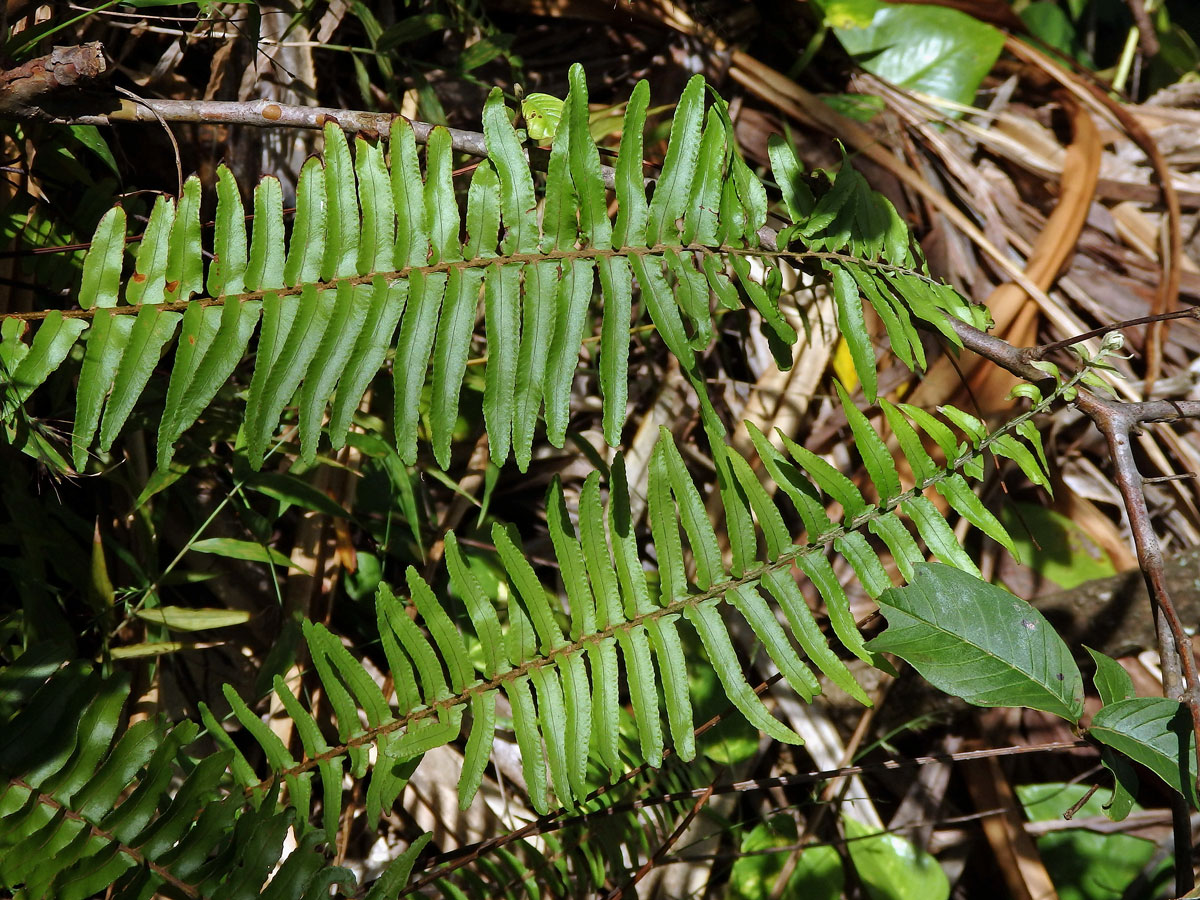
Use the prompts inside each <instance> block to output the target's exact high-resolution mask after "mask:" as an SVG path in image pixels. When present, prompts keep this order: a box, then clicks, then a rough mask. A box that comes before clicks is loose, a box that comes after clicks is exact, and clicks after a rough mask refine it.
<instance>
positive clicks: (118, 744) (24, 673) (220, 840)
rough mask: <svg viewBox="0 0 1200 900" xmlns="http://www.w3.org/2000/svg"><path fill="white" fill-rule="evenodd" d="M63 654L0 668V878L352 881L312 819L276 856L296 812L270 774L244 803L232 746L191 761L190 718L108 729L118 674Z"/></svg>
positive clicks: (241, 887)
mask: <svg viewBox="0 0 1200 900" xmlns="http://www.w3.org/2000/svg"><path fill="white" fill-rule="evenodd" d="M61 658H62V650H61V648H58V647H55V646H52V645H41V646H38V647H34V648H32V649H30V650H29V651H28V652H27V653H25V654H24V655H23V656H22V657H20V658H19V659H18V660H17V661H16V662H15V663H14V664H13V665H11V666H9V667H8V668H7V669H6V670H5V671H4V672H3V673H0V693H2V694H3V695H4V696H5V697H6V698H7V700H8V701H9V702H13V703H15V704H17V706H18V708H19V711H18V712H16V714H15V715H12V716H11V717H10V716H9V715H6V716H5V723H4V729H3V738H0V775H2V776H3V780H2V781H0V785H2V786H0V885H2V886H4V887H6V888H10V889H14V890H17V891H18V893H17V896H22V897H30V898H37V897H55V898H59V900H84V898H87V897H91V896H95V895H96V894H98V893H104V892H105V891H106V890H108V891H109V894H108V895H109V896H112V897H114V898H134V897H148V896H151V895H154V894H157V893H160V892H161V893H164V894H168V895H171V896H181V897H214V898H216V897H240V896H260V895H261V896H263V897H271V898H277V900H284V898H293V900H299V898H301V897H307V896H317V893H318V892H319V891H320V890H321V889H322V888H323V887H326V886H328V885H329V884H331V883H333V882H340V883H342V884H343V885H346V886H348V887H352V886H353V885H354V876H353V874H352V873H350V872H349V871H347V870H345V869H341V868H338V867H335V866H332V865H330V864H329V861H328V859H327V858H326V855H325V854H324V853H322V852H321V851H320V850H319V849H318V843H319V841H320V840H321V839H323V835H321V834H319V833H317V832H308V833H303V835H302V837H301V839H300V841H299V845H298V846H297V848H296V849H295V850H293V851H292V852H291V853H290V854H289V855H288V857H287V859H286V860H285V861H284V862H283V863H282V865H280V859H281V857H282V855H283V847H284V837H285V834H286V832H287V830H288V828H289V827H292V826H293V825H295V826H296V827H297V828H298V829H299V828H302V826H303V824H304V823H302V822H299V821H297V820H296V810H295V808H294V806H292V805H289V806H287V807H284V808H280V804H279V802H278V801H279V791H278V788H276V787H271V788H268V789H266V790H264V791H261V792H260V793H259V794H257V795H256V796H255V797H254V798H253V799H252V800H251V801H250V802H246V801H245V800H243V798H242V797H241V796H239V795H237V794H230V793H229V792H228V791H227V789H226V778H225V773H226V769H227V767H229V766H230V765H231V763H232V762H233V753H232V752H231V751H230V750H221V751H219V752H217V753H213V754H209V755H207V756H202V757H201V758H200V759H199V761H193V759H192V756H191V754H190V753H188V752H186V750H185V748H187V747H188V746H189V745H192V744H194V742H195V740H196V738H197V735H198V734H199V733H200V728H199V727H198V726H197V725H196V724H195V723H193V722H187V721H185V722H182V723H180V724H178V725H175V726H173V727H170V728H168V727H166V726H164V725H163V723H162V722H161V721H159V720H152V719H143V720H142V721H140V722H137V723H136V724H134V725H132V726H130V727H128V728H127V729H125V731H124V733H122V734H121V735H120V737H119V739H118V738H117V737H116V735H117V729H118V725H119V724H120V723H121V722H122V721H123V720H124V716H125V715H126V713H127V711H126V710H125V703H126V700H127V698H128V695H129V678H128V677H127V676H117V677H114V678H103V677H101V675H100V674H99V673H98V672H95V671H91V670H90V669H89V667H87V666H85V665H82V664H79V663H69V664H68V665H66V666H65V667H62V668H60V667H59V666H60V660H61ZM7 712H8V711H7V710H6V713H7ZM221 734H224V732H223V731H222V732H221ZM233 768H234V771H235V772H236V771H237V769H238V766H237V765H236V764H235V765H234V766H233ZM410 865H411V860H410ZM396 866H397V868H402V867H403V861H402V860H398V861H397V863H396ZM276 867H278V868H276ZM273 871H274V874H273V876H272V872H273ZM397 876H399V877H401V878H403V879H407V876H408V869H403V871H402V872H397V873H396V874H394V875H392V877H393V879H394V878H395V877H397ZM268 879H270V885H269V886H268V885H267V881H268Z"/></svg>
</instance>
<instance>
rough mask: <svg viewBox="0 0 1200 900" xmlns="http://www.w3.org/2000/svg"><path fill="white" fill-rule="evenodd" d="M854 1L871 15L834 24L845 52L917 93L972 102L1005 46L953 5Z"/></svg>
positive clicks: (991, 31)
mask: <svg viewBox="0 0 1200 900" xmlns="http://www.w3.org/2000/svg"><path fill="white" fill-rule="evenodd" d="M823 5H826V6H827V8H828V7H829V6H832V5H833V4H831V3H827V4H823ZM842 5H844V4H842ZM856 7H858V9H859V10H860V11H861V12H868V11H870V12H873V15H871V16H870V18H869V19H868V20H866V21H864V20H863V19H859V20H858V21H856V22H854V23H852V24H850V23H848V24H845V25H839V24H834V28H833V33H834V34H835V35H836V36H837V38H838V40H839V41H841V44H842V46H843V47H845V48H846V52H847V53H849V54H850V55H851V56H852V57H854V59H855V61H856V62H857V63H858V64H859V65H861V66H862V67H863V68H864V69H866V70H867V71H868V72H870V73H872V74H873V75H877V76H879V77H880V78H882V79H884V80H885V81H890V82H892V83H893V84H895V85H898V86H899V87H903V88H908V89H909V90H912V91H918V92H920V93H922V94H930V95H932V96H934V97H944V98H945V99H947V100H953V101H955V102H957V103H963V104H968V105H969V104H971V103H973V102H974V100H975V92H976V91H977V90H978V89H979V85H980V83H981V82H982V81H983V79H984V77H985V76H986V75H987V74H988V72H989V71H990V70H991V68H992V65H993V64H994V63H995V62H996V59H997V57H998V56H999V55H1000V50H1001V48H1002V47H1003V46H1004V34H1003V33H1002V32H1000V31H999V30H998V29H996V28H993V27H992V26H991V25H988V24H986V23H984V22H981V21H980V20H979V19H976V18H974V17H972V16H970V15H968V14H967V13H965V12H960V11H958V10H956V9H947V8H945V7H940V6H930V7H925V6H892V5H890V4H887V3H879V2H874V0H857V2H856ZM864 18H865V17H864Z"/></svg>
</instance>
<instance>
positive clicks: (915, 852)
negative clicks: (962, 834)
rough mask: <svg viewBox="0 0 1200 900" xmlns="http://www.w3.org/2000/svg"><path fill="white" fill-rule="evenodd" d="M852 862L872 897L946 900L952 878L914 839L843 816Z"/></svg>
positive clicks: (875, 899)
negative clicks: (875, 830)
mask: <svg viewBox="0 0 1200 900" xmlns="http://www.w3.org/2000/svg"><path fill="white" fill-rule="evenodd" d="M842 827H843V828H844V829H845V830H846V849H847V850H848V851H849V853H850V861H851V862H852V863H853V864H854V869H855V871H856V872H857V873H858V877H859V879H861V881H862V884H863V887H864V888H865V889H866V893H867V896H868V897H869V898H871V900H947V898H948V897H949V896H950V880H949V879H948V878H947V877H946V873H945V872H943V871H942V867H941V866H939V865H938V863H937V860H936V859H934V858H933V857H932V856H930V855H929V854H928V853H925V852H924V851H922V850H920V849H919V848H917V847H916V846H915V845H914V844H913V843H912V842H911V841H908V840H906V839H905V838H903V837H901V836H900V835H898V834H891V833H889V832H886V831H881V832H878V833H875V832H874V830H873V829H872V828H870V827H868V826H866V825H863V824H861V823H860V822H856V821H855V820H854V819H851V818H850V817H849V816H842Z"/></svg>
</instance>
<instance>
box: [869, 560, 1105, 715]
mask: <svg viewBox="0 0 1200 900" xmlns="http://www.w3.org/2000/svg"><path fill="white" fill-rule="evenodd" d="M911 581H912V583H911V584H909V585H908V586H907V587H903V588H892V589H890V590H887V591H884V592H883V594H881V595H880V596H879V597H878V598H877V600H876V602H877V603H878V604H879V606H880V611H881V612H882V613H883V615H884V617H885V618H886V619H887V621H888V628H887V630H886V631H885V632H884V633H883V634H882V635H880V636H879V637H877V638H875V640H873V641H871V642H870V644H868V645H867V646H868V649H870V650H872V651H874V652H877V653H895V654H896V655H897V656H899V657H901V658H902V659H904V660H905V661H907V662H908V663H910V664H911V665H912V666H913V667H914V668H915V669H916V670H917V671H918V672H920V673H921V675H922V676H923V677H924V678H925V679H926V680H928V681H930V682H931V683H932V684H933V685H934V686H935V687H938V688H940V689H941V690H943V691H946V692H947V693H949V694H953V695H954V696H956V697H961V698H962V699H964V700H966V701H967V702H968V703H973V704H975V705H976V706H1024V707H1028V708H1031V709H1040V710H1043V711H1044V712H1049V713H1053V714H1054V715H1057V716H1062V717H1063V718H1064V719H1067V720H1068V721H1070V722H1077V721H1079V718H1080V717H1081V716H1082V715H1083V678H1082V676H1081V675H1080V674H1079V669H1078V668H1077V667H1076V666H1075V661H1074V660H1073V659H1072V658H1071V653H1070V650H1069V649H1068V648H1067V645H1066V644H1065V643H1063V640H1062V638H1060V637H1059V636H1058V635H1057V634H1056V633H1055V631H1054V629H1053V628H1051V627H1050V624H1049V623H1048V622H1047V621H1046V620H1045V618H1044V617H1043V616H1042V614H1041V613H1039V612H1038V611H1037V610H1036V609H1034V608H1033V607H1032V606H1030V605H1029V604H1028V603H1026V602H1025V601H1024V600H1021V599H1020V598H1018V597H1014V596H1013V595H1012V594H1010V593H1008V592H1007V591H1005V590H1004V589H1003V588H998V587H996V586H995V585H991V584H988V583H987V582H985V581H981V580H979V579H978V578H975V577H974V576H971V575H968V574H966V573H964V572H961V571H959V570H958V569H953V568H951V567H949V566H944V565H939V564H935V563H922V564H921V565H919V566H917V568H916V574H915V577H914V578H913V579H912V580H911Z"/></svg>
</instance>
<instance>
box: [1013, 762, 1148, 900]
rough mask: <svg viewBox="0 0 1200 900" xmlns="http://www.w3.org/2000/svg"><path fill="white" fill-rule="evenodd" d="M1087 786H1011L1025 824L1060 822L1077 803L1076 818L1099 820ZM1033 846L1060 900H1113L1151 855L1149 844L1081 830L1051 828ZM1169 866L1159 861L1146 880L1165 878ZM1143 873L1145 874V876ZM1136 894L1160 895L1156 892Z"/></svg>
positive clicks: (1098, 802)
mask: <svg viewBox="0 0 1200 900" xmlns="http://www.w3.org/2000/svg"><path fill="white" fill-rule="evenodd" d="M1090 789H1091V788H1090V786H1089V785H1087V784H1062V783H1049V784H1022V785H1017V787H1016V792H1017V797H1018V798H1020V800H1021V804H1022V806H1024V807H1025V815H1026V817H1027V818H1028V819H1029V820H1030V821H1031V822H1052V821H1055V820H1058V822H1059V823H1060V824H1061V821H1062V816H1063V813H1064V812H1066V811H1067V810H1068V809H1071V808H1073V807H1075V806H1076V805H1077V804H1079V802H1080V801H1083V805H1082V806H1079V807H1078V811H1077V812H1076V813H1075V818H1076V819H1086V818H1091V817H1093V816H1099V815H1101V814H1102V813H1103V812H1104V808H1103V800H1102V798H1101V796H1100V795H1098V794H1097V795H1094V796H1092V797H1090V798H1087V797H1086V794H1087V792H1088V791H1089V790H1090ZM1037 847H1038V852H1039V855H1040V856H1041V858H1042V861H1043V862H1044V863H1045V866H1046V871H1047V873H1048V874H1049V875H1050V877H1051V879H1052V880H1053V881H1054V885H1055V887H1056V888H1057V890H1058V896H1059V897H1060V898H1062V900H1101V898H1119V897H1120V896H1121V894H1122V892H1123V890H1124V889H1125V888H1126V887H1127V886H1129V885H1131V884H1132V883H1133V882H1134V881H1135V879H1137V877H1138V875H1140V874H1142V873H1143V872H1144V871H1146V866H1147V864H1148V863H1150V862H1151V860H1152V859H1153V857H1154V852H1155V845H1154V842H1153V841H1150V840H1147V839H1146V838H1142V837H1135V836H1133V835H1129V834H1102V833H1100V832H1098V831H1092V830H1088V829H1085V828H1067V829H1062V830H1057V829H1056V830H1054V831H1052V832H1049V833H1047V834H1043V835H1041V836H1040V837H1038V838H1037ZM1169 868H1170V863H1169V862H1168V861H1167V860H1162V861H1161V862H1160V863H1159V864H1158V865H1157V866H1152V867H1151V870H1150V871H1154V870H1155V869H1156V870H1157V873H1156V876H1155V878H1154V879H1151V881H1152V882H1153V881H1158V883H1159V884H1160V885H1161V880H1160V879H1162V877H1163V875H1164V874H1169ZM1147 874H1149V872H1147ZM1142 896H1163V894H1162V893H1161V892H1159V891H1151V892H1149V893H1144V894H1142Z"/></svg>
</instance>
